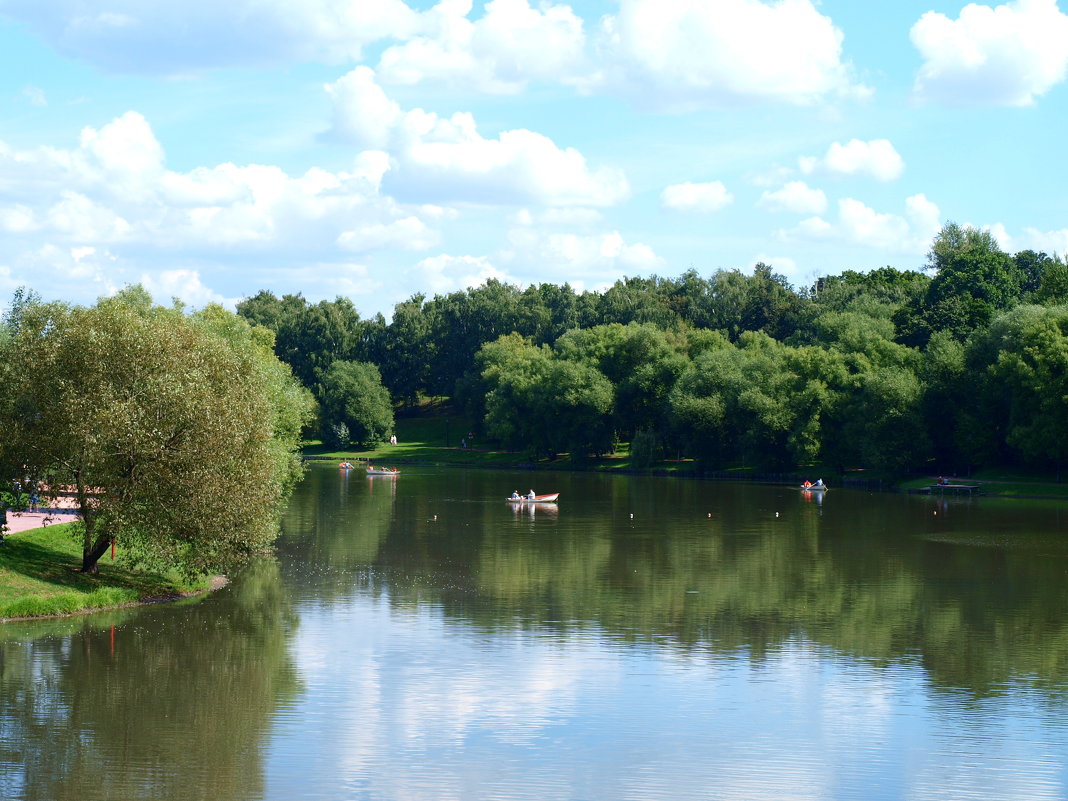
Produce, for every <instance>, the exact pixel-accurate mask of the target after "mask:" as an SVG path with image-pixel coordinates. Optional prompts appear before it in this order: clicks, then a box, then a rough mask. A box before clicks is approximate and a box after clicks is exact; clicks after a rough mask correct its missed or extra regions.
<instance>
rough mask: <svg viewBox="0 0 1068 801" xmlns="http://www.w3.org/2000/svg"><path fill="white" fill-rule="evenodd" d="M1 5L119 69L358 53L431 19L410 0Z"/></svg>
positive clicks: (69, 0)
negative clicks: (406, 1) (413, 7)
mask: <svg viewBox="0 0 1068 801" xmlns="http://www.w3.org/2000/svg"><path fill="white" fill-rule="evenodd" d="M3 11H4V14H5V16H7V17H9V18H10V19H13V20H15V21H17V22H21V23H24V24H26V25H28V26H30V27H31V28H32V29H33V30H35V31H36V32H37V34H38V35H39V36H41V38H42V39H44V40H45V41H46V42H48V43H49V44H50V45H52V46H53V47H55V48H56V49H57V50H59V51H60V52H62V53H64V54H66V55H69V56H73V57H75V58H79V59H83V60H85V61H88V62H90V63H93V64H96V65H98V66H101V67H103V68H105V69H109V70H112V71H116V72H126V73H156V74H185V73H191V72H198V71H201V70H205V69H212V68H216V67H233V66H242V65H262V64H270V63H277V62H279V61H290V60H308V59H315V60H322V61H327V62H332V63H338V62H342V61H350V60H354V59H359V58H360V57H361V54H362V51H363V48H364V47H365V46H366V45H368V44H371V43H373V42H378V41H382V40H388V39H397V38H400V39H406V38H408V37H411V36H414V35H415V34H417V33H418V32H419V31H420V30H421V29H422V27H423V24H424V22H423V15H422V14H420V13H418V12H416V11H414V10H413V9H412V8H410V7H409V6H408V5H407V4H406V3H404V2H403V0H361V2H358V3H356V2H352V0H302V1H301V2H299V3H285V2H263V0H228V2H225V3H219V2H216V1H215V0H183V2H181V3H164V2H151V3H146V2H144V0H108V2H106V3H105V2H101V0H49V2H47V3H42V2H40V0H5V1H4V3H3Z"/></svg>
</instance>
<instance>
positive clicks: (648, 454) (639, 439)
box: [630, 428, 664, 468]
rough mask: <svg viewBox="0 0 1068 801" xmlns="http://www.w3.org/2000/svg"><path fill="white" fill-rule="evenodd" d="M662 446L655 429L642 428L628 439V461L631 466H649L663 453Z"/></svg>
mask: <svg viewBox="0 0 1068 801" xmlns="http://www.w3.org/2000/svg"><path fill="white" fill-rule="evenodd" d="M663 451H664V449H663V446H662V445H661V444H660V438H659V437H658V436H657V435H656V432H655V431H652V430H650V429H648V428H642V429H639V430H638V431H636V432H635V434H634V437H633V438H632V439H631V441H630V463H631V465H632V466H633V467H642V468H644V467H651V466H652V465H653V463H654V462H656V461H657V460H658V459H660V457H661V456H662V455H663Z"/></svg>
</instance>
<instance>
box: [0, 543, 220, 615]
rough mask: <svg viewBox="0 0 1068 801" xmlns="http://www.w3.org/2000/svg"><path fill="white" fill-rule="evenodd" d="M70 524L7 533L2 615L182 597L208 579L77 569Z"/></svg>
mask: <svg viewBox="0 0 1068 801" xmlns="http://www.w3.org/2000/svg"><path fill="white" fill-rule="evenodd" d="M72 525H74V524H72V523H67V524H64V525H55V526H47V527H46V528H38V529H30V530H29V531H22V532H19V533H17V534H9V535H8V536H7V537H6V538H5V539H6V544H5V545H4V546H2V547H0V619H3V618H13V617H38V616H44V615H61V614H70V613H73V612H81V611H86V610H92V609H106V608H113V607H116V606H121V605H123V604H130V603H137V602H139V601H144V600H150V599H154V598H164V597H174V596H179V595H185V594H188V593H190V592H194V591H196V590H200V589H204V588H206V587H207V586H208V582H207V581H204V582H200V583H198V584H195V585H194V584H188V583H185V582H183V581H181V580H180V579H178V578H177V576H162V575H159V574H156V573H148V572H143V571H137V570H131V569H129V568H127V567H124V566H122V565H121V564H118V563H112V562H111V560H110V559H108V557H107V556H105V558H104V559H102V560H101V561H100V572H99V573H98V574H96V575H87V574H85V573H81V572H79V567H80V565H81V550H80V548H79V547H78V544H77V543H76V542H75V540H74V538H73V537H72V536H71V534H70V531H69V529H70V527H71V526H72Z"/></svg>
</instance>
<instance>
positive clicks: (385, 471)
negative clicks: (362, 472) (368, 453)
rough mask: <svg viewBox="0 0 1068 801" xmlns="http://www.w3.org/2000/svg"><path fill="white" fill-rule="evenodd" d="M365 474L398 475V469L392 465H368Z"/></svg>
mask: <svg viewBox="0 0 1068 801" xmlns="http://www.w3.org/2000/svg"><path fill="white" fill-rule="evenodd" d="M367 475H369V476H399V475H400V470H397V469H395V468H392V467H368V468H367Z"/></svg>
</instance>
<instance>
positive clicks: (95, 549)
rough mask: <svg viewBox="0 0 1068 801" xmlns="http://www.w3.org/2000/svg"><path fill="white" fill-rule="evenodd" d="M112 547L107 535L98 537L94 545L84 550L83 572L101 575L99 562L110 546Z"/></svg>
mask: <svg viewBox="0 0 1068 801" xmlns="http://www.w3.org/2000/svg"><path fill="white" fill-rule="evenodd" d="M109 545H111V539H110V538H109V537H108V536H107V535H106V534H101V535H99V536H97V538H96V540H95V541H94V542H93V544H92V545H91V546H90V547H88V548H84V549H83V550H82V572H83V573H99V572H100V568H99V566H98V565H97V562H99V561H100V557H101V556H103V555H104V554H105V553H107V550H108V546H109Z"/></svg>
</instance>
